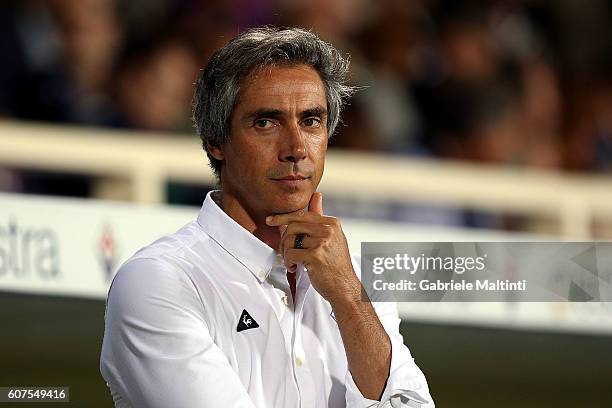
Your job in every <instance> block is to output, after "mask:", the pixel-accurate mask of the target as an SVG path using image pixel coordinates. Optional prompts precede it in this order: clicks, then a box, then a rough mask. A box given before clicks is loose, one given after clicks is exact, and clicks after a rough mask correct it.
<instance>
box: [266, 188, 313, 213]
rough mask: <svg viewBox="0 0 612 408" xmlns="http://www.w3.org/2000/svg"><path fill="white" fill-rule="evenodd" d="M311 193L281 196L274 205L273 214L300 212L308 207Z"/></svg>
mask: <svg viewBox="0 0 612 408" xmlns="http://www.w3.org/2000/svg"><path fill="white" fill-rule="evenodd" d="M311 195H312V193H304V192H296V193H294V194H283V195H282V196H281V197H278V198H279V199H278V200H276V202H275V203H274V212H275V213H277V214H286V213H290V212H294V211H298V210H302V209H304V208H306V207H307V206H308V202H309V201H310V197H311Z"/></svg>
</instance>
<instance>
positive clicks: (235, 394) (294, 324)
mask: <svg viewBox="0 0 612 408" xmlns="http://www.w3.org/2000/svg"><path fill="white" fill-rule="evenodd" d="M352 261H353V268H354V269H355V272H356V273H357V275H358V276H360V262H359V258H358V257H352ZM296 278H297V279H296V299H295V302H294V301H293V299H292V296H291V291H290V289H289V284H288V283H287V278H286V269H285V268H284V266H283V263H282V259H281V258H280V255H277V253H276V252H275V251H274V250H273V249H272V248H270V247H269V246H268V245H266V244H264V243H263V242H262V241H260V240H259V239H257V238H256V237H255V236H253V235H252V234H251V233H249V232H248V231H247V230H245V229H244V228H242V227H241V226H240V225H239V224H238V223H236V222H235V221H234V220H233V219H231V218H230V217H229V216H228V215H227V214H225V212H223V210H222V209H221V208H220V207H219V206H218V205H217V204H216V203H215V201H214V200H213V198H212V196H211V193H209V194H208V195H207V197H206V200H205V201H204V204H203V206H202V209H201V211H200V214H199V216H198V218H197V220H196V221H193V222H191V223H189V224H187V225H186V226H184V227H183V228H181V229H180V230H179V231H177V232H176V233H175V234H173V235H170V236H167V237H164V238H161V239H159V240H157V241H155V242H154V243H153V244H151V245H149V246H147V247H145V248H143V249H141V250H140V251H138V252H137V253H136V254H135V255H134V256H132V258H130V259H129V260H128V261H127V262H126V263H125V264H123V266H122V267H121V268H120V270H119V272H118V273H117V275H116V277H115V279H114V281H113V283H112V286H111V289H110V291H109V295H108V301H107V305H106V315H105V321H106V327H105V331H104V342H103V346H102V355H101V361H100V370H101V372H102V375H103V377H104V379H105V380H106V382H107V384H108V386H109V388H110V390H111V394H112V396H113V399H114V401H115V406H117V407H134V408H136V407H164V408H182V407H202V408H204V407H213V408H234V407H235V408H238V407H240V408H247V407H248V408H254V407H258V408H298V407H300V408H321V407H331V408H337V407H394V408H397V407H423V408H424V407H427V408H430V407H433V406H434V404H433V402H432V399H431V396H430V395H429V390H428V386H427V382H426V380H425V377H424V375H423V373H422V372H421V370H420V369H419V368H418V367H417V366H416V364H415V363H414V360H413V358H412V357H411V355H410V352H409V350H408V348H407V347H406V346H405V345H404V344H403V340H402V336H401V335H400V333H399V322H400V320H399V318H398V315H397V308H396V305H395V304H394V303H373V305H374V308H375V311H376V313H377V315H378V317H379V319H380V321H381V323H382V325H383V326H384V328H385V330H386V332H387V333H388V335H389V337H390V339H391V369H390V376H389V378H388V380H387V384H386V387H385V390H384V393H383V395H382V398H381V401H374V400H369V399H366V398H364V397H363V395H362V394H361V392H360V391H359V389H358V388H357V386H356V385H355V383H354V381H353V378H352V376H351V373H350V372H349V370H348V368H347V359H346V354H345V351H344V347H343V344H342V338H341V337H340V331H339V329H338V326H337V324H336V321H335V317H334V315H333V313H332V308H331V306H330V304H329V303H328V302H327V301H326V300H325V299H324V298H323V297H322V296H320V295H319V293H318V292H317V291H316V290H315V289H314V288H313V287H312V286H311V284H310V280H309V278H308V273H307V271H305V270H304V269H303V268H298V271H297V276H296ZM245 311H246V313H245ZM372 358H376V356H372Z"/></svg>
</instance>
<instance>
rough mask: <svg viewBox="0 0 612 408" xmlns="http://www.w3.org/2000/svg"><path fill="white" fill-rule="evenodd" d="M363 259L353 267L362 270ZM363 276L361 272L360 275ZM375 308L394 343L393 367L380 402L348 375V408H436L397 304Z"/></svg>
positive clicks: (387, 303)
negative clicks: (405, 334) (403, 329)
mask: <svg viewBox="0 0 612 408" xmlns="http://www.w3.org/2000/svg"><path fill="white" fill-rule="evenodd" d="M359 263H360V259H359V257H355V259H354V261H353V266H354V267H355V270H356V271H357V270H358V269H359V270H360V266H361V265H360V264H359ZM358 275H359V276H361V273H360V272H358ZM372 306H373V307H374V310H375V311H376V314H377V315H378V318H379V319H380V322H381V324H382V325H383V327H384V329H385V331H386V332H387V335H388V336H389V339H390V340H391V367H390V369H389V377H388V378H387V383H386V385H385V389H384V391H383V394H382V396H381V398H380V401H376V400H370V399H368V398H365V397H364V396H363V394H362V393H361V392H360V391H359V388H358V387H357V385H356V384H355V381H354V379H353V376H352V375H351V373H350V371H348V370H347V374H346V380H345V384H346V406H347V408H364V407H368V408H374V407H376V408H390V407H391V408H408V407H416V408H434V407H435V405H434V402H433V399H432V398H431V395H430V393H429V387H428V385H427V380H426V379H425V375H424V374H423V372H422V371H421V369H420V368H419V367H418V366H417V365H416V363H415V362H414V359H413V358H412V355H411V354H410V350H409V349H408V347H406V345H404V338H403V337H402V335H401V334H400V331H399V325H400V321H401V320H400V319H399V316H398V313H397V304H396V303H395V302H372Z"/></svg>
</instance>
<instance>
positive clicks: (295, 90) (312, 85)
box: [236, 64, 327, 109]
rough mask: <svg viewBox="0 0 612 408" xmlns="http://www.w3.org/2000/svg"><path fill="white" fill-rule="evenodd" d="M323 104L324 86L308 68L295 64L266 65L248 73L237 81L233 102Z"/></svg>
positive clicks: (324, 104)
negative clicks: (235, 96) (238, 84)
mask: <svg viewBox="0 0 612 408" xmlns="http://www.w3.org/2000/svg"><path fill="white" fill-rule="evenodd" d="M296 103H300V104H310V105H321V106H323V107H325V106H326V105H327V98H326V93H325V86H324V85H323V81H322V80H321V77H320V76H319V73H318V72H317V71H316V70H315V69H314V68H312V67H310V66H308V65H304V64H299V65H268V66H264V67H262V68H259V69H256V70H254V71H252V72H250V73H249V74H248V75H247V76H246V77H245V78H244V79H243V80H242V82H241V86H240V93H239V94H238V99H237V103H236V108H237V109H238V108H239V107H241V106H244V105H267V106H270V107H272V105H277V106H274V107H278V108H281V107H282V106H280V105H289V104H296Z"/></svg>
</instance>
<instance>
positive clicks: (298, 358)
mask: <svg viewBox="0 0 612 408" xmlns="http://www.w3.org/2000/svg"><path fill="white" fill-rule="evenodd" d="M295 364H297V366H298V367H301V366H302V364H304V360H302V359H301V358H300V357H296V358H295Z"/></svg>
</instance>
